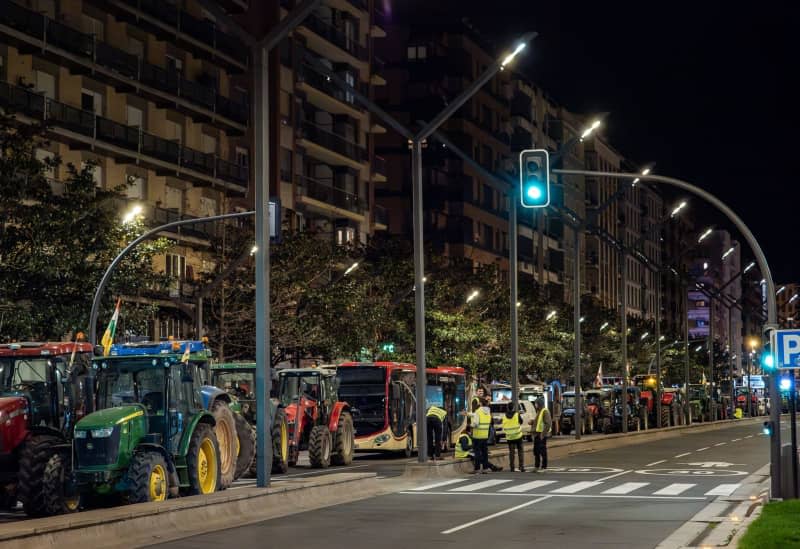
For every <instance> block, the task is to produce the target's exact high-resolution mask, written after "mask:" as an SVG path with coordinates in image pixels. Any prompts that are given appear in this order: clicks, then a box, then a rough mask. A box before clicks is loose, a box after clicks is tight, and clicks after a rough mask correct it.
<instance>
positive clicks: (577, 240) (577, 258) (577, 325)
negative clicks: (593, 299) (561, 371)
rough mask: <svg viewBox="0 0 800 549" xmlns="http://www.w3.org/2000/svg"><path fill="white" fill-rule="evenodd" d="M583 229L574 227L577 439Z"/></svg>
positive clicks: (580, 424) (580, 411)
mask: <svg viewBox="0 0 800 549" xmlns="http://www.w3.org/2000/svg"><path fill="white" fill-rule="evenodd" d="M581 231H582V229H579V228H577V227H576V228H573V230H572V232H573V234H574V235H575V236H574V241H573V242H574V246H575V256H574V258H573V262H572V273H573V274H572V278H573V287H572V292H573V296H572V303H573V315H572V318H573V320H572V321H573V322H574V325H575V345H574V351H575V356H574V361H575V439H576V440H580V438H581V431H583V392H582V391H581V262H580V257H581V254H580V249H581Z"/></svg>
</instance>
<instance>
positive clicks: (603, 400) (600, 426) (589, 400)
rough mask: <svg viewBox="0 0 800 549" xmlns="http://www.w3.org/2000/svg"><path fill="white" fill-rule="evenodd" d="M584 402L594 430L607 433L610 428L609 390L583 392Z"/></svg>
mask: <svg viewBox="0 0 800 549" xmlns="http://www.w3.org/2000/svg"><path fill="white" fill-rule="evenodd" d="M583 395H584V401H585V402H586V408H587V410H588V413H589V414H590V415H591V416H592V422H593V423H594V428H595V430H596V431H598V432H608V430H609V429H610V428H611V412H612V410H611V396H612V395H611V390H610V389H589V390H588V391H584V393H583Z"/></svg>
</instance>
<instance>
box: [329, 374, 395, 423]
mask: <svg viewBox="0 0 800 549" xmlns="http://www.w3.org/2000/svg"><path fill="white" fill-rule="evenodd" d="M336 379H337V380H338V382H339V399H340V400H343V401H345V402H347V403H348V404H349V405H350V409H351V410H352V411H353V423H354V425H355V428H356V432H357V433H369V432H374V431H377V430H380V429H383V428H384V426H385V425H386V369H384V368H380V367H378V366H357V367H352V368H351V367H347V368H338V369H337V370H336Z"/></svg>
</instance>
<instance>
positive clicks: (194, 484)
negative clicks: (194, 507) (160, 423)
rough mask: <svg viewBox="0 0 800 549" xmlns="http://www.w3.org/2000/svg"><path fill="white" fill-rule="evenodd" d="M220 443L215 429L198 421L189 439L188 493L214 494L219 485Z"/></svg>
mask: <svg viewBox="0 0 800 549" xmlns="http://www.w3.org/2000/svg"><path fill="white" fill-rule="evenodd" d="M219 461H220V460H219V444H218V443H217V437H216V436H215V435H214V430H213V429H212V428H211V426H210V425H209V424H207V423H198V424H197V426H196V427H195V428H194V433H192V438H191V440H190V441H189V451H188V452H187V454H186V465H187V466H188V469H189V488H188V489H186V495H189V496H194V495H197V494H212V493H214V492H216V491H217V487H218V486H219Z"/></svg>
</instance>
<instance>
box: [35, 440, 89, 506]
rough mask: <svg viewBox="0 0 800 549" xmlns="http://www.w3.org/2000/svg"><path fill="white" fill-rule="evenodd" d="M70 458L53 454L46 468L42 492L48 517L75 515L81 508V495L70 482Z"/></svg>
mask: <svg viewBox="0 0 800 549" xmlns="http://www.w3.org/2000/svg"><path fill="white" fill-rule="evenodd" d="M69 458H70V456H69V453H67V452H57V453H55V454H53V456H52V457H51V458H50V460H49V461H48V462H47V465H46V466H45V468H44V479H43V481H42V492H43V496H44V503H45V508H46V509H47V514H48V515H65V514H68V513H75V512H77V511H79V510H80V508H81V503H82V502H81V495H80V492H78V491H77V487H76V486H75V485H74V484H73V483H72V481H71V480H70V459H69Z"/></svg>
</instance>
